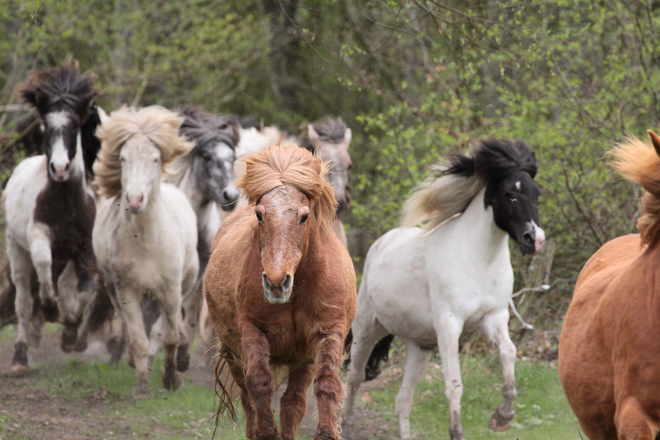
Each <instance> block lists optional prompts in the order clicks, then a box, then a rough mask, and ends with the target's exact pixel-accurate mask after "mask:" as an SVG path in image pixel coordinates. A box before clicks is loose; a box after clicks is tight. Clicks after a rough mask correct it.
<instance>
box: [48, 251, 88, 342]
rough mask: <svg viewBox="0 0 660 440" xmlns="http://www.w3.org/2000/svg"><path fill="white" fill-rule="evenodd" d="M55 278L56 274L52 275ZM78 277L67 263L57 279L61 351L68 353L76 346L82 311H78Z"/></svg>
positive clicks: (73, 268) (71, 263)
mask: <svg viewBox="0 0 660 440" xmlns="http://www.w3.org/2000/svg"><path fill="white" fill-rule="evenodd" d="M54 275H55V276H57V275H56V274H54ZM77 290H78V277H77V276H76V272H75V266H74V263H73V261H69V262H68V263H67V264H66V266H65V268H64V270H63V271H62V273H61V274H60V276H59V277H58V278H57V292H58V304H59V309H60V311H61V315H62V323H63V324H64V329H63V330H62V341H61V346H62V351H64V352H66V353H70V352H72V351H73V349H74V348H75V346H76V340H77V339H78V325H79V324H80V318H81V317H82V311H81V310H78V309H79V307H78V298H77V297H76V296H77V295H76V293H77Z"/></svg>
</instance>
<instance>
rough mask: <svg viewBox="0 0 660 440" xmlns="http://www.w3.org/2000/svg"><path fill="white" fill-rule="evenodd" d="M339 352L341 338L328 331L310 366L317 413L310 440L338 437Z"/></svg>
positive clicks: (341, 334)
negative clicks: (312, 371)
mask: <svg viewBox="0 0 660 440" xmlns="http://www.w3.org/2000/svg"><path fill="white" fill-rule="evenodd" d="M343 352H344V335H343V333H342V332H341V331H340V330H338V329H335V330H331V331H329V332H328V333H327V334H326V335H325V336H324V338H323V339H321V342H320V345H319V349H318V351H317V355H316V361H315V363H314V369H315V378H314V394H315V395H316V404H317V406H318V411H319V424H318V427H317V429H316V434H315V435H314V440H337V439H338V438H339V434H338V433H337V424H338V422H339V411H340V409H341V398H342V394H343V387H342V383H341V380H339V368H340V367H341V363H342V357H343Z"/></svg>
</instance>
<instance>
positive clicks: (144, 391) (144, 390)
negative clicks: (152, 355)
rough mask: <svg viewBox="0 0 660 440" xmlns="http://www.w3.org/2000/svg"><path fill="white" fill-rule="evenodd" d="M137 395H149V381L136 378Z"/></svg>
mask: <svg viewBox="0 0 660 440" xmlns="http://www.w3.org/2000/svg"><path fill="white" fill-rule="evenodd" d="M135 394H136V395H137V396H138V397H149V382H147V381H146V380H138V386H137V392H136V393H135Z"/></svg>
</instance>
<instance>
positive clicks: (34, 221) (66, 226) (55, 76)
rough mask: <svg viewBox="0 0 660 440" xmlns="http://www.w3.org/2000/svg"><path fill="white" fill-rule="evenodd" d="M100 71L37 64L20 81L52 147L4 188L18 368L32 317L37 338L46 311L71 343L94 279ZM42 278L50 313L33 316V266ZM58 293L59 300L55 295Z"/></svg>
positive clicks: (66, 345)
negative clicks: (40, 68)
mask: <svg viewBox="0 0 660 440" xmlns="http://www.w3.org/2000/svg"><path fill="white" fill-rule="evenodd" d="M93 85H94V77H93V76H92V75H87V74H86V75H81V74H79V68H78V63H77V62H76V61H74V60H72V59H69V60H67V61H66V62H65V63H64V65H63V66H62V67H59V68H57V69H54V70H50V71H37V72H36V73H35V74H34V75H33V76H32V77H31V78H30V79H29V80H28V83H27V84H26V85H25V86H24V87H23V88H22V89H21V91H20V94H21V96H22V98H23V99H24V100H25V101H26V102H28V103H29V104H31V105H32V106H34V107H35V108H36V109H37V110H38V112H39V116H40V118H41V121H42V123H43V126H44V134H43V139H44V151H45V153H46V154H45V155H40V156H33V157H30V158H28V159H25V160H24V161H23V162H21V163H20V164H19V166H18V167H16V169H15V170H14V173H13V174H12V176H11V178H10V179H9V182H8V183H7V187H6V189H5V191H4V194H3V199H4V208H5V213H6V216H7V231H6V232H7V254H8V255H9V261H10V265H11V279H12V282H13V284H14V285H15V286H16V302H15V309H16V313H17V317H18V333H17V335H16V342H15V345H14V358H13V361H12V370H15V371H21V370H25V369H26V368H27V365H28V358H27V342H28V340H27V337H28V325H29V322H30V319H31V318H32V325H33V330H34V332H33V333H32V334H34V335H35V337H36V340H37V341H38V338H39V336H40V331H41V326H42V325H43V320H44V315H45V318H46V319H49V320H53V319H55V318H56V317H57V316H58V314H59V315H60V319H61V321H62V322H63V324H64V331H63V333H62V349H63V350H65V351H71V350H73V348H74V345H75V339H76V332H77V327H78V325H79V323H80V320H81V318H82V313H83V310H84V308H85V305H86V303H87V301H88V300H89V298H90V296H91V294H92V291H93V284H94V270H95V261H94V253H93V251H92V246H91V242H92V227H93V225H94V217H95V213H96V207H95V203H94V193H93V191H92V188H91V186H90V184H89V182H88V176H89V175H91V167H92V163H93V162H94V160H95V158H96V153H97V152H98V148H99V142H98V139H96V138H95V136H94V131H95V129H96V125H97V124H98V117H97V115H92V113H94V111H95V110H94V108H93V105H94V99H95V96H96V93H95V92H94V90H93ZM33 267H34V270H36V276H37V277H38V280H39V298H38V299H39V301H40V304H41V310H42V311H43V313H44V315H41V313H39V314H38V315H36V316H34V317H33V307H34V299H33V298H32V294H31V284H32V281H31V277H32V271H33ZM56 299H57V302H55V301H56Z"/></svg>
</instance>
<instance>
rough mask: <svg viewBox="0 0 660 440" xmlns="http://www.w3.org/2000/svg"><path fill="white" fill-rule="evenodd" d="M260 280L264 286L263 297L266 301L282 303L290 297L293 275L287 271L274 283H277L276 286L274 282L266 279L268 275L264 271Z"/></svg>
mask: <svg viewBox="0 0 660 440" xmlns="http://www.w3.org/2000/svg"><path fill="white" fill-rule="evenodd" d="M261 281H262V284H263V286H264V299H265V300H266V301H267V302H269V303H271V304H284V303H286V302H288V301H289V299H290V298H291V291H292V290H293V289H292V287H293V275H291V274H289V273H288V274H286V276H285V277H284V280H283V281H282V282H281V283H276V284H279V286H278V285H276V284H275V283H273V284H271V282H270V281H269V280H268V275H266V272H264V273H263V274H262V277H261Z"/></svg>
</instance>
